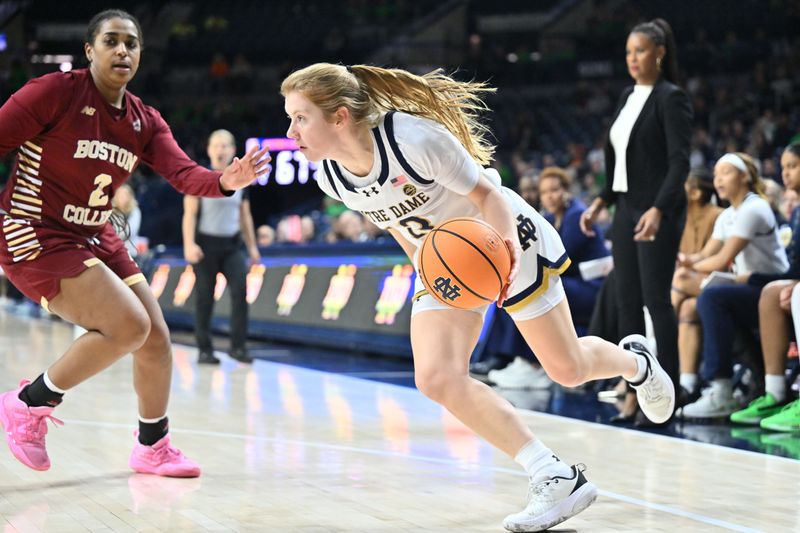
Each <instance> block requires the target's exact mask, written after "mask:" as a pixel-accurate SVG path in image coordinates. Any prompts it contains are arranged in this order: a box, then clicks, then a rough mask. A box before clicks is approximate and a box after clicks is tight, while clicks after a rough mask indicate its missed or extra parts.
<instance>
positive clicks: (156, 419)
mask: <svg viewBox="0 0 800 533" xmlns="http://www.w3.org/2000/svg"><path fill="white" fill-rule="evenodd" d="M165 418H167V415H164V416H160V417H158V418H142V415H139V422H144V423H145V424H155V423H156V422H161V421H162V420H164V419H165Z"/></svg>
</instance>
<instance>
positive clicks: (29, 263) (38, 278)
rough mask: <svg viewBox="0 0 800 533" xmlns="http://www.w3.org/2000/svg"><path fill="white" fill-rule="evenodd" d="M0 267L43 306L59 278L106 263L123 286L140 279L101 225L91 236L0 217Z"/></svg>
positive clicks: (55, 290) (125, 252) (125, 253)
mask: <svg viewBox="0 0 800 533" xmlns="http://www.w3.org/2000/svg"><path fill="white" fill-rule="evenodd" d="M0 221H2V231H0V266H2V268H3V271H4V272H5V275H6V276H7V277H8V279H9V280H11V283H13V284H14V285H15V286H16V287H17V288H18V289H19V290H20V291H21V292H22V293H23V294H24V295H25V296H27V297H28V298H30V299H31V300H33V301H34V302H38V303H40V304H41V305H42V307H44V308H45V309H48V304H49V302H50V301H52V300H53V298H55V297H56V296H57V295H58V293H59V292H60V291H61V280H62V279H67V278H74V277H75V276H78V275H79V274H80V273H81V272H83V271H84V270H86V269H87V268H90V267H93V266H95V265H99V264H101V263H103V264H105V265H106V266H107V267H108V268H110V269H111V271H112V272H114V273H115V274H116V275H117V276H119V277H120V279H121V280H122V281H124V282H125V283H126V284H127V285H128V286H131V285H134V284H135V283H139V282H140V281H145V277H144V275H143V274H142V271H141V270H139V267H138V266H137V265H136V263H135V262H134V261H133V259H132V258H131V256H130V254H129V253H128V250H127V248H125V243H123V242H122V240H121V239H120V238H119V237H118V236H117V234H116V233H115V232H114V229H113V227H112V226H111V224H106V225H105V226H104V227H103V229H102V230H101V231H100V232H99V233H98V234H97V235H95V236H94V237H86V236H83V235H78V234H75V233H72V232H70V231H66V230H63V229H57V228H53V227H49V226H45V225H42V224H41V222H39V221H36V220H30V219H21V218H11V217H9V216H8V215H0Z"/></svg>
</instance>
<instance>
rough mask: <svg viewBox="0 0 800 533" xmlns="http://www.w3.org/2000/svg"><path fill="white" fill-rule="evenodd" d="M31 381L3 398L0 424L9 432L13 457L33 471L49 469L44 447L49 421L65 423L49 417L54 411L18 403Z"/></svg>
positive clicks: (0, 396) (24, 381)
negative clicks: (22, 392) (20, 395)
mask: <svg viewBox="0 0 800 533" xmlns="http://www.w3.org/2000/svg"><path fill="white" fill-rule="evenodd" d="M28 383H30V381H28V380H26V379H23V380H22V381H21V382H20V384H19V387H18V388H16V389H14V390H10V391H8V392H4V393H3V394H0V424H2V425H3V428H4V429H5V432H6V442H8V447H9V448H11V453H13V454H14V457H16V458H17V459H19V461H20V462H21V463H22V464H24V465H25V466H27V467H30V468H33V469H34V470H47V469H48V468H50V458H49V457H48V456H47V449H46V448H45V444H44V436H45V435H47V420H48V419H49V420H51V421H52V422H53V423H55V424H58V425H60V426H63V425H64V423H63V422H62V421H61V420H59V419H58V418H55V417H53V416H50V415H51V414H52V413H53V407H47V406H42V407H28V406H27V405H26V404H25V402H23V401H22V400H20V399H19V393H20V391H22V389H23V388H24V387H25V386H26V385H27V384H28Z"/></svg>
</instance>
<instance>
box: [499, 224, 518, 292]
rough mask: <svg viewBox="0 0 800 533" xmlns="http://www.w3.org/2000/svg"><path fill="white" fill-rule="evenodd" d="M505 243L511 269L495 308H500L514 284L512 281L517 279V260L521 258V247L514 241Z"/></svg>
mask: <svg viewBox="0 0 800 533" xmlns="http://www.w3.org/2000/svg"><path fill="white" fill-rule="evenodd" d="M505 243H506V248H508V253H509V255H510V256H511V268H510V269H509V271H508V279H507V280H506V283H505V285H503V290H501V291H500V296H498V297H497V307H502V306H503V302H505V301H506V298H508V291H509V289H510V288H511V285H512V284H513V283H514V280H515V279H517V273H518V272H519V260H520V257H522V247H521V246H520V245H519V242H517V240H516V239H505Z"/></svg>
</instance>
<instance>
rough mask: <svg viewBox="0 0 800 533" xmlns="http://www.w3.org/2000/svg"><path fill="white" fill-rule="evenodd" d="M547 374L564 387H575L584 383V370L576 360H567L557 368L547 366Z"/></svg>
mask: <svg viewBox="0 0 800 533" xmlns="http://www.w3.org/2000/svg"><path fill="white" fill-rule="evenodd" d="M547 375H548V376H550V378H551V379H552V380H553V381H555V382H556V383H558V384H559V385H562V386H564V387H577V386H579V385H583V384H584V383H586V372H585V371H584V370H583V368H582V367H581V365H580V363H579V362H578V361H569V362H568V363H566V364H561V365H559V366H558V367H557V368H549V369H547Z"/></svg>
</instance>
